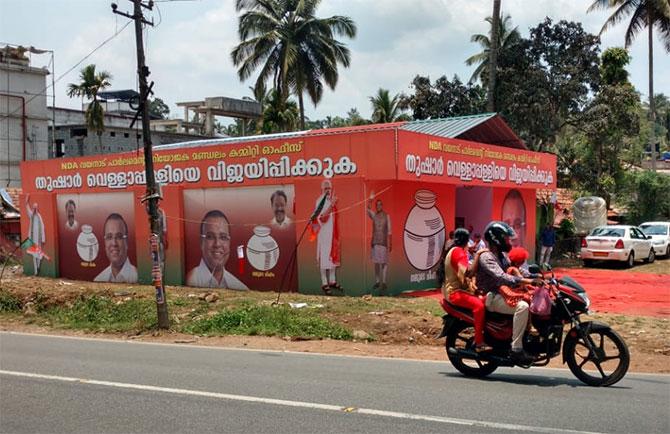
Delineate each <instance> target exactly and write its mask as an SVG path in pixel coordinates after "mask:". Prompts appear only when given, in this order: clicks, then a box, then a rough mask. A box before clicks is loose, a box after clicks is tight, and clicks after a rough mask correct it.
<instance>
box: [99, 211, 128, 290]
mask: <svg viewBox="0 0 670 434" xmlns="http://www.w3.org/2000/svg"><path fill="white" fill-rule="evenodd" d="M104 231H105V234H104V235H103V239H104V240H105V254H106V255H107V259H108V260H109V266H108V267H107V268H105V269H104V270H102V272H101V273H100V274H98V275H97V276H96V277H95V279H93V281H95V282H115V283H136V282H137V268H135V266H134V265H133V264H131V263H130V259H128V225H127V224H126V221H125V220H124V219H123V217H122V216H121V214H117V213H112V214H110V215H109V216H108V217H107V220H105V226H104Z"/></svg>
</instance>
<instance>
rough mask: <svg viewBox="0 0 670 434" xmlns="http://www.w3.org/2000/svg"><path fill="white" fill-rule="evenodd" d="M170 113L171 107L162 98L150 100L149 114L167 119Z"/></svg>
mask: <svg viewBox="0 0 670 434" xmlns="http://www.w3.org/2000/svg"><path fill="white" fill-rule="evenodd" d="M169 114H170V107H168V105H167V104H165V102H163V100H162V99H160V98H154V99H150V100H149V116H150V117H156V118H159V119H167V118H168V115H169Z"/></svg>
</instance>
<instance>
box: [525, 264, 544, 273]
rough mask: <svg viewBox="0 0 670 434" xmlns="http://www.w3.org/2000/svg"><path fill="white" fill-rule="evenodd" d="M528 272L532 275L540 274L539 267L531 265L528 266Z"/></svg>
mask: <svg viewBox="0 0 670 434" xmlns="http://www.w3.org/2000/svg"><path fill="white" fill-rule="evenodd" d="M528 271H530V272H531V273H533V274H540V272H541V269H540V266H539V265H537V264H533V265H529V266H528Z"/></svg>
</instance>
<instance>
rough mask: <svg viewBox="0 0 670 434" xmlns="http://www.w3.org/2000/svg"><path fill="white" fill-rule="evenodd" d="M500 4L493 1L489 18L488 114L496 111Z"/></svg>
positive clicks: (498, 0) (496, 0)
mask: <svg viewBox="0 0 670 434" xmlns="http://www.w3.org/2000/svg"><path fill="white" fill-rule="evenodd" d="M500 2H501V0H493V15H492V17H491V46H490V47H489V87H488V89H487V91H486V94H487V103H486V110H487V111H488V112H495V111H496V104H495V89H496V70H497V69H498V45H499V41H498V36H499V32H498V27H500Z"/></svg>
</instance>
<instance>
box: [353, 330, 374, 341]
mask: <svg viewBox="0 0 670 434" xmlns="http://www.w3.org/2000/svg"><path fill="white" fill-rule="evenodd" d="M352 336H353V337H354V339H359V340H361V341H366V340H368V339H370V334H369V333H367V332H365V331H363V330H354V332H353V333H352Z"/></svg>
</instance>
